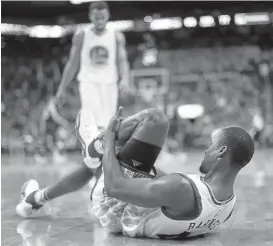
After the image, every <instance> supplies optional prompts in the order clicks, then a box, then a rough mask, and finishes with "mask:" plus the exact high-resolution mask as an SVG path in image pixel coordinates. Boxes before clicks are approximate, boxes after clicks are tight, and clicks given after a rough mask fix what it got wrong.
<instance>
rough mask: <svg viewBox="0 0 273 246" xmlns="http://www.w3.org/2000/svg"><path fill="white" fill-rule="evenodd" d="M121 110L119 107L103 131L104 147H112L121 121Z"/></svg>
mask: <svg viewBox="0 0 273 246" xmlns="http://www.w3.org/2000/svg"><path fill="white" fill-rule="evenodd" d="M122 113H123V108H122V107H119V109H118V112H117V114H116V115H115V116H114V117H113V118H112V119H111V120H110V122H109V124H108V126H107V128H106V130H105V134H104V136H105V146H107V145H108V146H109V145H112V144H113V143H114V140H115V139H116V137H117V133H118V130H119V126H120V123H121V120H122V118H121V117H122Z"/></svg>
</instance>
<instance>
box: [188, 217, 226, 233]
mask: <svg viewBox="0 0 273 246" xmlns="http://www.w3.org/2000/svg"><path fill="white" fill-rule="evenodd" d="M220 223H221V222H220V221H219V220H217V219H213V220H207V221H203V222H201V223H199V224H198V225H197V224H196V223H190V224H189V227H188V229H187V230H188V231H189V230H195V229H200V228H208V229H209V230H212V229H214V228H215V227H217V226H219V225H220Z"/></svg>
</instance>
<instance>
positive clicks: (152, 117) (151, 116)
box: [147, 108, 169, 129]
mask: <svg viewBox="0 0 273 246" xmlns="http://www.w3.org/2000/svg"><path fill="white" fill-rule="evenodd" d="M147 122H151V123H153V125H154V127H158V128H160V129H162V128H166V129H168V128H169V120H168V118H167V116H166V115H165V114H164V113H162V112H161V111H160V110H158V109H155V108H151V109H147Z"/></svg>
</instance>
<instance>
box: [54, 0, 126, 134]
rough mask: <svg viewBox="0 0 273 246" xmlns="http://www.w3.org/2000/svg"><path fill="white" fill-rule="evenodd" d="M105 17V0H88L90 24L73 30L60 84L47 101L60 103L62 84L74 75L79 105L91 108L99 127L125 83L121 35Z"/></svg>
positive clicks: (112, 110)
mask: <svg viewBox="0 0 273 246" xmlns="http://www.w3.org/2000/svg"><path fill="white" fill-rule="evenodd" d="M109 17H110V12H109V6H108V4H107V3H106V2H93V3H91V4H90V6H89V19H90V20H91V22H92V23H93V26H92V27H88V28H86V29H83V30H80V31H78V32H76V33H75V35H74V37H73V41H72V48H71V51H70V55H69V60H68V62H67V64H66V66H65V68H64V72H63V76H62V79H61V84H60V86H59V89H58V91H57V94H56V97H55V98H54V99H53V100H52V101H51V102H53V103H54V104H58V103H60V102H61V101H62V99H63V96H64V92H65V89H66V87H67V86H68V85H69V83H70V82H71V81H72V80H73V79H74V78H75V76H76V75H77V80H78V81H79V92H80V98H81V107H82V108H86V109H88V110H90V111H91V112H92V114H93V115H94V118H95V121H96V124H97V126H98V127H99V129H105V128H106V126H107V125H108V122H109V121H110V119H111V118H112V116H113V115H115V113H116V110H117V104H118V94H119V88H120V89H121V90H123V92H122V93H125V91H124V90H126V91H127V89H128V83H129V64H128V60H127V51H126V48H125V38H124V35H123V34H122V33H120V32H116V31H115V30H112V29H110V28H108V27H107V22H108V20H109Z"/></svg>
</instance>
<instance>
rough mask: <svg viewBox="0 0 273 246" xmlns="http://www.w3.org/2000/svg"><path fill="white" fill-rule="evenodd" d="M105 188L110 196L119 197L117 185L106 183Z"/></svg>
mask: <svg viewBox="0 0 273 246" xmlns="http://www.w3.org/2000/svg"><path fill="white" fill-rule="evenodd" d="M104 188H105V192H106V193H107V195H108V196H110V197H112V198H116V199H118V192H117V189H116V188H115V187H113V186H109V185H105V186H104Z"/></svg>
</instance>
